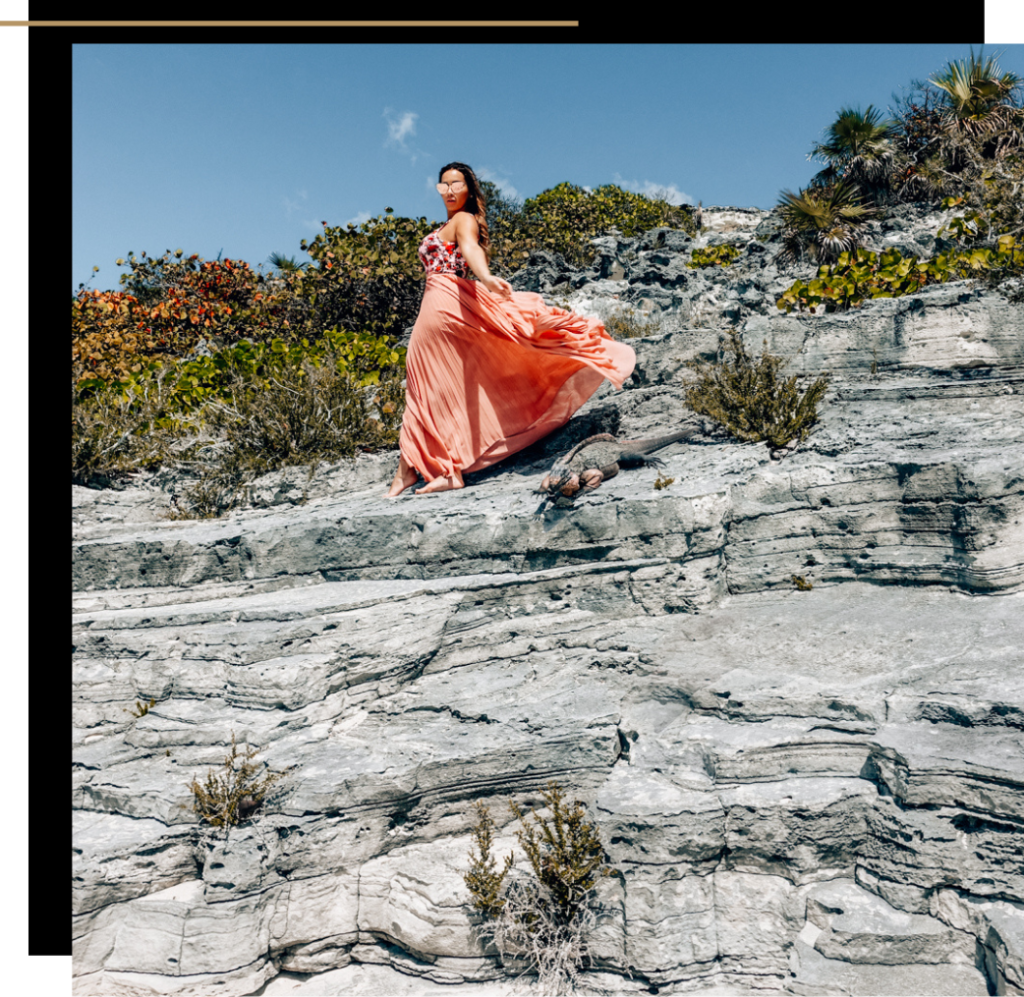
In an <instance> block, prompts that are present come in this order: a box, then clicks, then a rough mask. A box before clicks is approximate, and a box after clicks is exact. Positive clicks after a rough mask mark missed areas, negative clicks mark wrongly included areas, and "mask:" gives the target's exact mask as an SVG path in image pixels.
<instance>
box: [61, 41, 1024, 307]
mask: <svg viewBox="0 0 1024 997" xmlns="http://www.w3.org/2000/svg"><path fill="white" fill-rule="evenodd" d="M979 51H982V53H983V55H984V56H985V57H989V56H995V57H997V59H998V62H999V67H1000V69H1001V70H1002V71H1004V72H1014V73H1016V74H1018V75H1019V76H1021V77H1024V45H985V46H984V49H983V50H981V49H979V46H977V45H976V46H975V53H976V54H977V53H979ZM969 54H970V46H969V45H967V44H963V45H959V44H948V45H589V44H568V45H560V44H559V45H513V44H504V45H502V44H494V45H458V44H424V45H397V44H396V45H369V44H331V45H289V44H275V45H214V44H204V45H157V44H153V45H137V44H136V45H131V44H126V45H90V44H79V45H75V46H73V63H72V67H73V68H72V72H73V75H72V84H73V105H72V107H73V118H72V137H73V145H72V155H73V160H72V170H73V173H72V176H73V219H72V223H73V229H72V292H73V293H74V291H75V290H76V289H77V287H78V285H79V284H80V283H86V284H87V286H89V287H90V288H99V289H105V288H117V287H118V286H119V284H118V276H119V275H120V274H121V273H123V272H126V269H127V268H125V267H120V268H119V267H117V266H116V265H115V260H116V259H117V258H119V257H126V256H127V254H128V253H129V251H132V252H134V253H136V254H139V253H141V252H142V251H143V250H145V251H146V253H147V254H149V255H159V254H161V253H163V252H164V250H166V249H170V250H172V251H173V250H175V249H178V248H180V249H182V250H183V251H184V252H185V253H189V254H190V253H198V254H199V255H200V256H203V257H205V258H207V259H215V258H216V257H217V255H218V253H223V256H224V257H227V258H231V259H242V260H245V261H247V262H248V263H249V264H250V265H252V266H253V267H257V266H258V265H260V264H264V270H269V269H270V267H269V265H268V264H267V263H266V261H267V257H268V256H269V255H270V254H271V253H273V252H278V253H283V254H284V255H286V256H294V257H295V258H296V259H297V260H299V261H300V262H301V261H303V260H307V259H309V257H308V256H307V255H306V254H305V253H304V252H303V250H302V249H301V248H300V241H301V240H302V239H306V240H307V241H309V240H311V239H313V238H314V237H315V236H316V235H317V233H318V232H320V231H321V230H322V226H321V224H320V223H321V221H322V220H326V221H327V222H328V224H330V225H344V224H345V223H347V222H360V221H364V220H366V219H367V218H369V217H371V216H374V215H378V214H381V213H382V212H383V211H384V209H385V208H386V207H392V208H394V210H395V212H396V213H397V214H399V215H406V216H411V217H417V218H418V217H420V216H426V217H427V218H429V219H435V218H436V219H439V220H443V218H444V210H443V206H442V204H441V200H440V197H439V196H438V194H437V193H436V191H435V189H434V186H433V185H434V184H435V183H436V182H437V172H438V169H439V168H440V167H441V166H442V165H444V164H445V163H447V162H451V161H455V160H458V161H462V162H465V163H468V164H469V165H470V166H472V167H473V169H474V170H476V171H477V174H478V175H479V176H481V177H482V178H485V179H489V180H492V181H493V182H494V183H496V184H497V185H498V186H499V187H501V188H502V189H503V190H504V191H506V192H507V193H509V194H513V195H518V196H519V197H522V198H526V197H530V196H533V195H536V194H538V193H540V192H541V191H543V190H545V189H547V188H549V187H552V186H554V185H555V184H557V183H560V182H561V181H565V180H567V181H570V182H572V183H576V184H580V185H583V186H586V187H596V186H599V185H601V184H607V183H618V184H619V185H620V186H623V187H626V188H628V189H630V190H636V191H641V192H647V191H649V190H650V189H651V188H652V187H661V188H665V189H667V190H668V191H670V192H671V195H672V199H673V200H675V201H676V203H683V202H692V203H694V204H696V203H697V201H698V200H700V201H703V203H704V205H712V204H733V205H738V206H756V207H760V208H770V207H773V206H774V205H775V204H776V203H777V202H778V199H779V194H780V193H781V191H782V190H785V189H789V190H794V191H795V190H797V189H798V188H800V187H803V186H806V185H807V183H808V181H809V180H810V178H811V177H812V176H813V175H814V173H815V172H816V171H817V170H818V169H819V168H820V166H819V164H816V163H814V162H810V161H808V158H807V157H808V154H809V152H810V150H811V147H812V145H813V144H814V143H815V142H817V141H821V140H822V139H823V137H824V132H825V129H826V128H827V127H828V126H829V124H830V123H831V122H832V121H833V120H835V117H836V115H837V114H838V111H839V109H840V108H841V107H848V106H853V107H860V108H861V109H864V108H866V107H867V106H868V105H869V104H874V105H875V106H876V107H878V108H880V109H882V110H883V111H884V110H885V109H886V108H887V107H889V106H892V105H893V104H894V96H897V95H899V94H900V92H901V88H904V87H909V86H910V84H911V83H912V81H914V80H925V79H926V78H927V77H928V76H930V75H934V74H936V73H937V72H939V71H940V70H941V69H942V68H943V67H944V66H945V65H946V64H947V63H948V62H949V61H950V60H953V59H965V58H967V57H968V56H969ZM94 266H98V267H99V268H100V270H99V272H98V273H97V274H95V276H93V271H92V268H93V267H94Z"/></svg>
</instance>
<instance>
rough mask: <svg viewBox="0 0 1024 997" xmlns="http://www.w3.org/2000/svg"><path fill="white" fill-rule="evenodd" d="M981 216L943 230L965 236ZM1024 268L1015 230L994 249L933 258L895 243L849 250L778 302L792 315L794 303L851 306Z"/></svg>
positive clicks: (1023, 251)
mask: <svg viewBox="0 0 1024 997" xmlns="http://www.w3.org/2000/svg"><path fill="white" fill-rule="evenodd" d="M977 220H978V216H977V215H976V214H969V215H967V216H965V217H957V218H954V219H953V220H952V221H951V222H950V224H949V226H947V227H946V228H944V229H940V230H939V233H938V234H939V235H940V236H942V235H944V234H945V235H952V236H953V237H954V238H957V239H964V238H965V237H969V236H970V235H972V234H973V232H974V231H975V230H973V229H971V228H970V225H973V224H976V222H977ZM1021 272H1024V247H1022V246H1021V245H1020V244H1019V242H1018V240H1017V239H1015V238H1014V236H1012V235H1001V236H999V237H998V239H997V240H996V244H995V246H994V248H984V247H980V246H974V247H967V248H963V249H960V248H951V249H950V250H948V251H947V252H944V253H938V254H937V255H936V256H934V257H933V258H932V259H930V260H918V258H917V257H916V256H910V257H905V256H903V254H902V253H901V252H900V251H899V250H898V249H895V248H889V249H886V250H884V251H883V252H882V253H872V252H869V251H868V250H864V249H859V250H854V251H853V252H852V253H843V254H841V255H840V257H839V260H838V262H837V263H836V264H835V265H834V266H823V267H819V268H818V274H817V276H816V277H814V278H813V279H811V280H809V281H802V280H797V281H794V283H793V284H792V286H791V287H789V288H787V289H786V290H785V291H783V293H782V295H781V296H780V297H779V298H778V299H777V300H776V302H775V304H776V306H777V307H778V308H780V309H785V310H786V313H787V314H789V312H791V311H792V310H793V309H794V308H796V309H797V310H798V311H800V312H803V311H808V310H810V309H812V308H815V307H816V306H818V305H821V304H824V306H825V311H826V312H834V311H847V310H849V309H850V308H857V307H860V305H862V304H863V303H864V302H865V301H868V300H870V299H872V298H897V297H900V296H902V295H905V294H911V293H913V292H915V291H917V290H919V289H920V288H922V287H925V286H927V285H929V284H941V283H945V282H946V281H949V280H963V279H966V278H969V277H980V276H983V275H984V274H986V273H989V274H990V275H991V276H992V277H993V278H995V279H996V280H999V279H1003V278H1005V277H1007V276H1010V275H1012V274H1015V273H1021Z"/></svg>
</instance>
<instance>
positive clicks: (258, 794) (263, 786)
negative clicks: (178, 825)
mask: <svg viewBox="0 0 1024 997" xmlns="http://www.w3.org/2000/svg"><path fill="white" fill-rule="evenodd" d="M258 752H259V749H258V748H255V747H253V746H251V745H246V751H245V755H244V756H242V757H240V756H239V753H238V746H237V744H236V743H235V734H234V731H232V732H231V754H230V755H228V756H227V757H225V759H224V773H223V775H220V776H217V775H214V773H213V772H209V771H208V772H207V774H206V782H205V783H202V784H201V783H200V782H199V781H198V780H196V779H193V780H192V782H191V783H189V789H191V790H192V793H193V796H194V797H195V799H194V800H193V802H192V805H191V807H190V808H189V809H191V810H192V811H193V812H194V813H196V814H198V815H199V818H200V820H203V821H206V823H208V824H212V825H213V826H214V827H224V826H229V825H233V824H237V823H239V821H242V820H245V819H246V818H247V817H249V816H250V815H251V814H252V813H253V812H254V811H255V810H258V809H259V807H260V805H261V804H262V803H263V801H264V799H265V797H266V795H267V791H268V790H269V789H270V787H271V786H272V785H273V784H274V783H275V782H277V780H278V779H281V778H282V777H283V776H284V774H285V773H283V772H271V771H269V770H268V771H267V774H266V775H265V776H264V777H263V778H262V779H257V778H256V776H257V774H258V773H259V771H260V768H261V766H259V765H256V764H254V763H253V761H252V759H253V758H254V757H255V756H256V755H257V754H258Z"/></svg>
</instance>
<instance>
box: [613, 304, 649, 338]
mask: <svg viewBox="0 0 1024 997" xmlns="http://www.w3.org/2000/svg"><path fill="white" fill-rule="evenodd" d="M604 328H605V332H607V333H608V335H609V336H611V337H612V339H636V338H637V337H639V336H656V335H657V334H658V333H660V332H661V331H662V319H661V316H660V315H659V314H657V313H654V314H652V313H650V312H644V311H641V312H640V313H639V315H638V314H637V312H636V311H635V310H633V309H625V308H622V309H619V310H618V311H616V312H614V313H613V314H611V315H609V316H608V318H606V319H605V320H604Z"/></svg>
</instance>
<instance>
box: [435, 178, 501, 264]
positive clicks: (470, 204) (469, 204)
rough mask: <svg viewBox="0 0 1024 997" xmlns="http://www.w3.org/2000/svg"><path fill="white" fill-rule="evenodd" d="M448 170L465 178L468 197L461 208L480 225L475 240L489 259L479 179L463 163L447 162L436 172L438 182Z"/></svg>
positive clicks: (485, 201)
mask: <svg viewBox="0 0 1024 997" xmlns="http://www.w3.org/2000/svg"><path fill="white" fill-rule="evenodd" d="M449 170H458V171H459V172H460V173H461V174H462V175H463V176H464V177H465V178H466V186H467V187H468V188H469V197H468V198H467V200H466V206H465V208H463V211H468V212H469V213H470V214H471V215H473V217H474V218H476V221H477V224H478V225H479V226H480V236H479V238H478V240H477V241H478V242H479V244H480V248H481V249H482V250H483V251H484V253H485V254H486V256H487V258H488V260H490V256H491V254H490V253H489V252H488V251H487V249H488V246H490V244H491V238H490V233H489V232H488V231H487V198H485V197H484V192H483V191H482V190H481V189H480V181H479V180H477V178H476V174H475V173H474V172H473V170H472V169H471V168H470V167H468V166H467V165H466V164H465V163H449V164H448V165H447V166H442V167H441V169H440V171H439V172H438V174H437V179H438V182H440V180H441V177H443V176H444V175H445V174H446V173H447V172H448V171H449Z"/></svg>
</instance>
